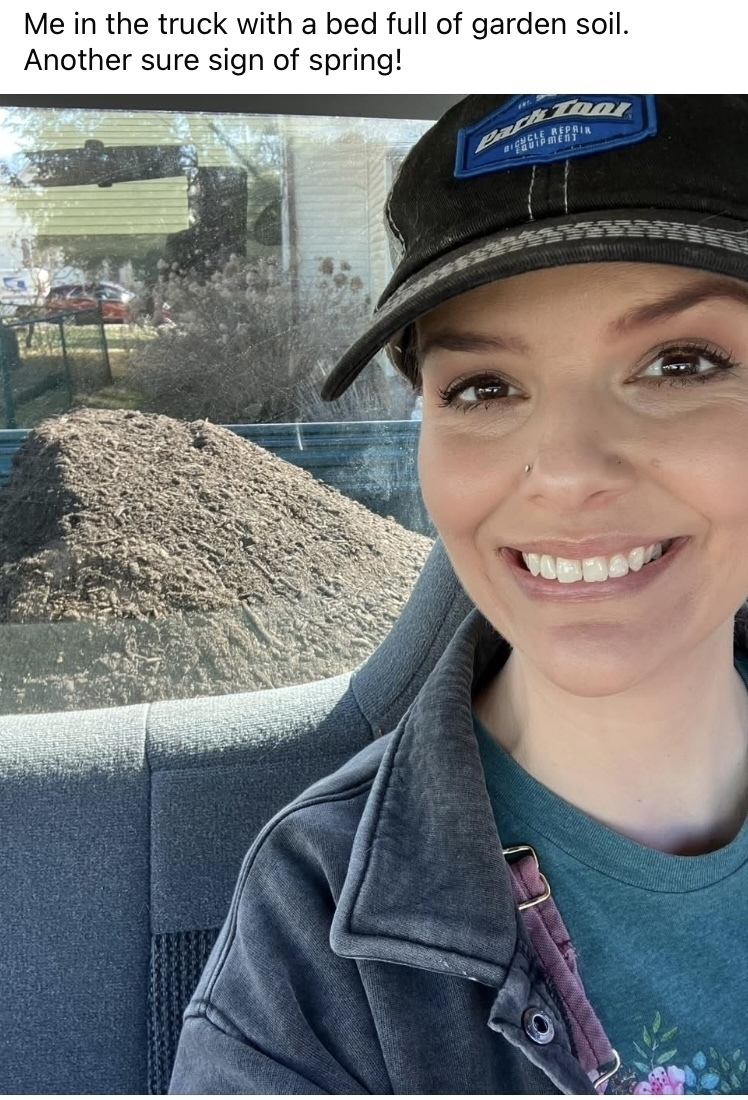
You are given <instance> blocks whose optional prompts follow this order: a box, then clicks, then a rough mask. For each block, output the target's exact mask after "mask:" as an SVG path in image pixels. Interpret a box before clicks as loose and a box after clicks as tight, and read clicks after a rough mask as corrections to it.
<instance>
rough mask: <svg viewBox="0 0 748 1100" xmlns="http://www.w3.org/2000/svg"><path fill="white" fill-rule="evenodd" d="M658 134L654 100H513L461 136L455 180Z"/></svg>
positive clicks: (637, 97)
mask: <svg viewBox="0 0 748 1100" xmlns="http://www.w3.org/2000/svg"><path fill="white" fill-rule="evenodd" d="M656 133H657V112H656V110H655V97H654V96H653V95H517V96H513V97H512V98H511V99H510V100H509V101H508V102H507V103H505V104H504V106H503V107H500V108H499V110H498V111H494V112H493V113H492V114H490V115H488V116H487V117H486V118H484V119H481V121H480V122H476V123H475V125H473V126H466V127H464V128H463V129H462V130H460V132H459V134H458V136H457V161H456V164H455V176H456V177H457V178H458V179H467V178H469V177H470V176H482V175H483V174H484V173H486V172H501V171H503V170H504V169H505V168H516V167H519V166H523V165H528V164H549V163H551V162H553V161H556V160H568V159H569V157H582V156H585V155H586V154H588V153H600V152H604V151H605V150H606V149H617V148H620V147H621V146H623V145H634V144H635V143H636V142H637V141H642V140H643V139H644V138H646V137H650V136H651V135H652V134H656Z"/></svg>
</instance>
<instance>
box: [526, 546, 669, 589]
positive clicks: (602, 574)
mask: <svg viewBox="0 0 748 1100" xmlns="http://www.w3.org/2000/svg"><path fill="white" fill-rule="evenodd" d="M672 544H673V539H668V540H667V541H666V542H655V543H653V544H652V545H651V546H637V547H636V548H635V549H634V550H630V551H629V553H628V554H614V555H613V557H611V558H584V560H583V561H574V560H570V559H568V558H553V557H551V555H550V554H523V555H522V559H523V561H524V563H525V565H526V566H527V568H528V569H529V570H530V572H531V573H532V575H533V576H534V577H537V576H541V577H544V578H545V579H546V580H549V581H559V582H560V583H561V584H573V583H574V582H575V581H587V582H589V583H594V582H595V581H607V579H608V578H609V577H625V576H626V574H627V573H628V571H629V569H631V570H633V572H634V573H638V572H639V570H640V569H641V568H642V566H644V565H646V564H647V563H648V562H650V561H656V560H657V558H661V557H662V555H663V554H664V553H665V552H666V551H667V550H669V549H670V547H671V546H672Z"/></svg>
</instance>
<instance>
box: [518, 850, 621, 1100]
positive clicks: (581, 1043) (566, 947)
mask: <svg viewBox="0 0 748 1100" xmlns="http://www.w3.org/2000/svg"><path fill="white" fill-rule="evenodd" d="M508 867H509V870H510V871H511V874H512V886H513V889H514V897H515V900H516V901H517V903H518V904H519V903H521V902H525V901H529V900H530V899H531V898H536V897H539V896H540V895H542V894H544V893H545V882H544V880H543V879H542V878H541V875H540V870H539V868H538V865H537V863H536V862H535V860H534V859H533V857H532V856H531V855H526V856H524V857H523V858H522V859H519V860H516V861H515V862H509V863H508ZM521 916H522V919H523V920H524V923H525V928H526V929H527V934H528V935H529V937H530V940H531V942H532V945H533V947H534V948H535V951H536V953H537V955H538V958H539V959H540V962H541V964H542V966H543V968H544V970H545V971H546V972H547V973H548V975H549V976H550V978H551V980H552V981H553V984H554V985H555V987H556V989H557V991H558V994H559V996H560V997H561V1000H562V1001H563V1005H564V1008H565V1009H566V1015H567V1017H568V1020H569V1023H570V1026H571V1032H572V1039H573V1041H574V1046H575V1047H576V1051H577V1057H578V1058H579V1061H580V1063H581V1065H582V1068H583V1069H584V1071H585V1073H587V1074H588V1076H589V1078H590V1080H591V1081H593V1082H594V1081H595V1080H596V1078H598V1077H599V1076H600V1074H601V1069H600V1067H601V1066H606V1065H609V1064H610V1063H612V1062H614V1061H615V1059H616V1054H615V1052H614V1050H613V1048H612V1047H611V1045H610V1041H609V1040H608V1037H607V1035H606V1034H605V1032H604V1031H603V1027H602V1024H601V1023H600V1021H599V1020H598V1018H597V1016H596V1015H595V1012H594V1010H593V1008H592V1005H591V1004H590V1002H589V1001H588V1000H587V996H586V994H585V992H584V986H583V985H582V980H581V978H580V976H579V970H578V968H577V959H576V953H575V951H574V946H573V944H572V942H571V939H570V938H569V933H568V932H567V930H566V926H565V924H564V922H563V920H562V919H561V914H560V913H559V911H558V909H557V908H556V903H555V902H554V900H553V898H552V897H549V898H547V899H546V900H545V901H542V902H540V903H539V904H538V905H533V906H532V907H531V908H529V909H524V910H523V911H522V913H521ZM606 1087H607V1081H606V1082H603V1084H601V1085H599V1086H598V1090H597V1091H598V1092H600V1093H604V1092H605V1089H606Z"/></svg>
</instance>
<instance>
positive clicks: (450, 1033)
mask: <svg viewBox="0 0 748 1100" xmlns="http://www.w3.org/2000/svg"><path fill="white" fill-rule="evenodd" d="M387 218H388V225H389V229H390V231H391V234H392V239H393V244H394V250H395V252H396V254H397V257H398V259H397V266H396V270H395V273H394V275H393V278H392V280H391V282H390V284H389V286H388V287H387V290H386V291H385V293H384V295H383V297H382V299H381V300H380V303H379V307H378V310H377V314H376V317H375V319H374V322H373V324H372V326H371V328H370V329H369V331H368V332H367V333H365V334H364V336H363V337H362V338H361V339H360V340H359V341H358V342H357V343H356V344H355V345H354V346H353V347H352V348H351V350H350V351H349V353H348V354H347V355H346V356H345V357H344V358H343V360H342V361H341V362H340V363H339V364H338V367H337V368H336V370H335V372H334V373H333V375H332V376H331V377H330V379H329V380H328V382H327V384H326V387H325V396H327V397H328V398H334V397H336V396H338V395H339V394H340V393H342V392H343V390H344V389H345V388H346V387H347V386H348V385H349V384H350V383H351V382H352V381H353V379H354V378H355V377H356V375H357V374H358V373H359V372H360V370H362V369H363V368H364V366H365V365H366V363H367V362H368V361H369V359H370V358H371V357H372V356H373V355H374V354H375V353H376V352H377V351H378V350H379V348H381V347H382V346H384V345H388V346H389V351H390V354H391V356H392V359H393V361H394V362H395V363H396V365H397V366H398V367H399V368H400V369H401V370H402V371H403V372H404V373H405V374H406V375H407V376H408V377H409V378H410V379H411V381H412V382H413V384H414V387H415V388H416V390H417V391H418V392H419V393H421V394H422V397H423V425H422V431H421V445H420V452H419V469H420V477H421V484H422V488H423V494H424V499H425V502H426V505H427V508H428V509H429V512H430V514H431V517H432V519H433V521H434V523H435V525H436V527H437V530H438V531H439V534H440V536H441V537H442V539H443V541H444V544H445V547H446V549H447V552H448V554H449V556H450V559H451V561H452V563H453V565H454V568H455V571H456V573H457V576H458V577H459V579H460V581H461V583H462V584H463V586H464V588H465V589H466V591H467V593H468V594H469V595H470V596H471V598H472V599H473V601H474V602H475V605H476V609H477V610H476V611H475V612H474V613H473V614H472V615H471V616H469V617H468V619H467V620H466V621H465V623H464V624H463V626H462V627H461V628H460V630H459V631H458V633H457V635H456V636H455V638H454V640H453V642H452V644H451V645H450V647H449V649H448V650H447V652H446V653H445V654H444V657H443V658H442V660H441V661H440V663H439V665H438V666H437V667H436V669H435V670H434V672H433V673H432V675H431V677H430V678H429V680H428V681H427V683H426V685H425V687H424V688H423V690H422V691H421V693H420V695H419V697H418V699H417V701H416V703H415V704H414V706H413V707H412V709H411V711H410V713H409V714H408V715H407V716H406V718H405V719H404V720H403V722H402V723H401V725H400V726H399V727H398V729H396V730H394V731H393V732H392V733H390V734H389V735H388V736H386V737H384V738H382V739H381V740H380V741H378V742H376V743H375V744H373V745H372V746H371V747H370V748H368V749H366V750H365V751H364V752H362V753H360V754H359V755H358V756H357V757H355V758H354V759H353V760H352V761H351V762H350V763H349V764H348V765H347V766H346V767H345V768H343V769H342V770H341V771H340V772H338V773H336V775H334V776H331V777H330V778H329V779H327V780H325V781H323V782H321V783H318V784H316V785H315V786H314V787H313V788H311V789H310V790H309V791H307V792H306V794H304V795H302V796H301V797H300V798H299V799H297V800H296V802H295V803H293V804H292V806H290V807H289V808H287V810H285V811H284V812H283V813H282V814H280V815H279V816H278V817H277V818H276V819H275V820H274V821H273V822H272V823H271V824H270V825H269V826H268V827H267V829H266V830H265V831H264V833H263V834H262V836H261V837H260V838H259V839H258V841H257V842H256V844H255V846H254V847H253V849H252V851H251V852H250V853H249V855H248V857H247V860H246V861H245V865H244V868H243V870H242V875H241V878H240V882H239V885H238V887H237V891H236V894H235V898H234V902H233V905H232V910H231V914H230V916H229V918H228V920H227V923H226V926H225V928H224V930H223V933H222V935H221V937H220V939H219V942H218V944H217V945H216V948H215V950H214V952H213V955H212V957H211V961H210V963H209V965H208V968H207V970H206V972H205V974H204V975H203V978H202V980H201V983H200V987H199V989H198V991H197V993H196V994H195V997H194V999H193V1002H192V1004H191V1006H190V1009H189V1010H188V1012H187V1014H186V1017H185V1027H184V1031H183V1033H182V1038H181V1041H180V1048H179V1051H178V1055H177V1063H176V1068H175V1072H174V1077H173V1080H172V1091H173V1092H185V1091H187V1092H255V1093H258V1092H260V1093H325V1092H327V1093H367V1092H368V1093H393V1092H394V1093H554V1092H562V1093H595V1092H598V1093H602V1092H605V1091H607V1093H609V1094H611V1093H628V1092H637V1093H655V1092H659V1093H668V1094H673V1093H684V1092H690V1093H716V1092H718V1093H720V1094H724V1093H728V1092H735V1093H742V1092H745V1091H746V1090H747V1089H748V1070H747V1068H746V1067H747V1065H748V1042H747V1041H746V1039H745V1032H746V1019H748V999H747V998H746V994H745V993H744V990H745V989H746V988H748V981H746V979H748V961H746V954H747V953H746V952H745V950H744V940H745V934H746V933H745V917H744V913H745V909H746V894H747V893H748V825H746V824H745V820H746V810H747V809H748V692H747V691H746V684H748V663H747V662H748V655H746V653H745V642H746V638H745V634H744V633H743V632H742V630H743V628H742V626H738V625H736V622H735V616H736V613H737V612H739V611H740V609H741V607H742V604H743V601H744V600H745V597H746V592H748V554H747V553H746V546H747V545H748V482H746V479H745V476H744V471H745V470H746V468H747V467H748V286H746V283H745V282H744V281H743V280H745V279H746V277H748V99H746V98H744V97H723V96H703V97H699V96H694V97H690V96H674V97H667V96H664V97H659V96H658V97H647V96H569V95H566V96H515V97H470V98H468V99H467V100H464V101H463V102H462V103H460V104H458V105H457V106H456V107H455V108H454V109H453V110H452V111H450V112H449V113H448V114H447V115H446V116H445V117H444V118H443V119H442V120H441V121H440V122H439V123H438V124H437V125H436V126H435V127H434V128H433V129H432V130H431V131H429V133H428V134H426V135H425V136H424V138H423V139H422V140H421V141H420V142H419V143H418V145H417V146H416V147H415V149H414V150H413V151H412V152H411V154H410V155H409V157H408V158H407V159H406V161H405V162H404V164H403V166H402V168H401V171H400V173H399V175H398V178H397V180H396V182H395V185H394V187H393V191H392V194H391V196H390V198H389V200H388V205H387Z"/></svg>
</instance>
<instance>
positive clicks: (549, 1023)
mask: <svg viewBox="0 0 748 1100" xmlns="http://www.w3.org/2000/svg"><path fill="white" fill-rule="evenodd" d="M522 1027H523V1028H524V1029H525V1034H526V1035H527V1036H529V1038H530V1039H532V1041H533V1042H534V1043H539V1044H540V1045H541V1046H545V1044H546V1043H551V1042H553V1036H554V1035H555V1034H556V1029H555V1027H554V1026H553V1020H552V1019H551V1018H550V1016H549V1015H548V1014H547V1013H546V1012H541V1011H540V1009H538V1008H527V1009H525V1011H524V1012H523V1014H522Z"/></svg>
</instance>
